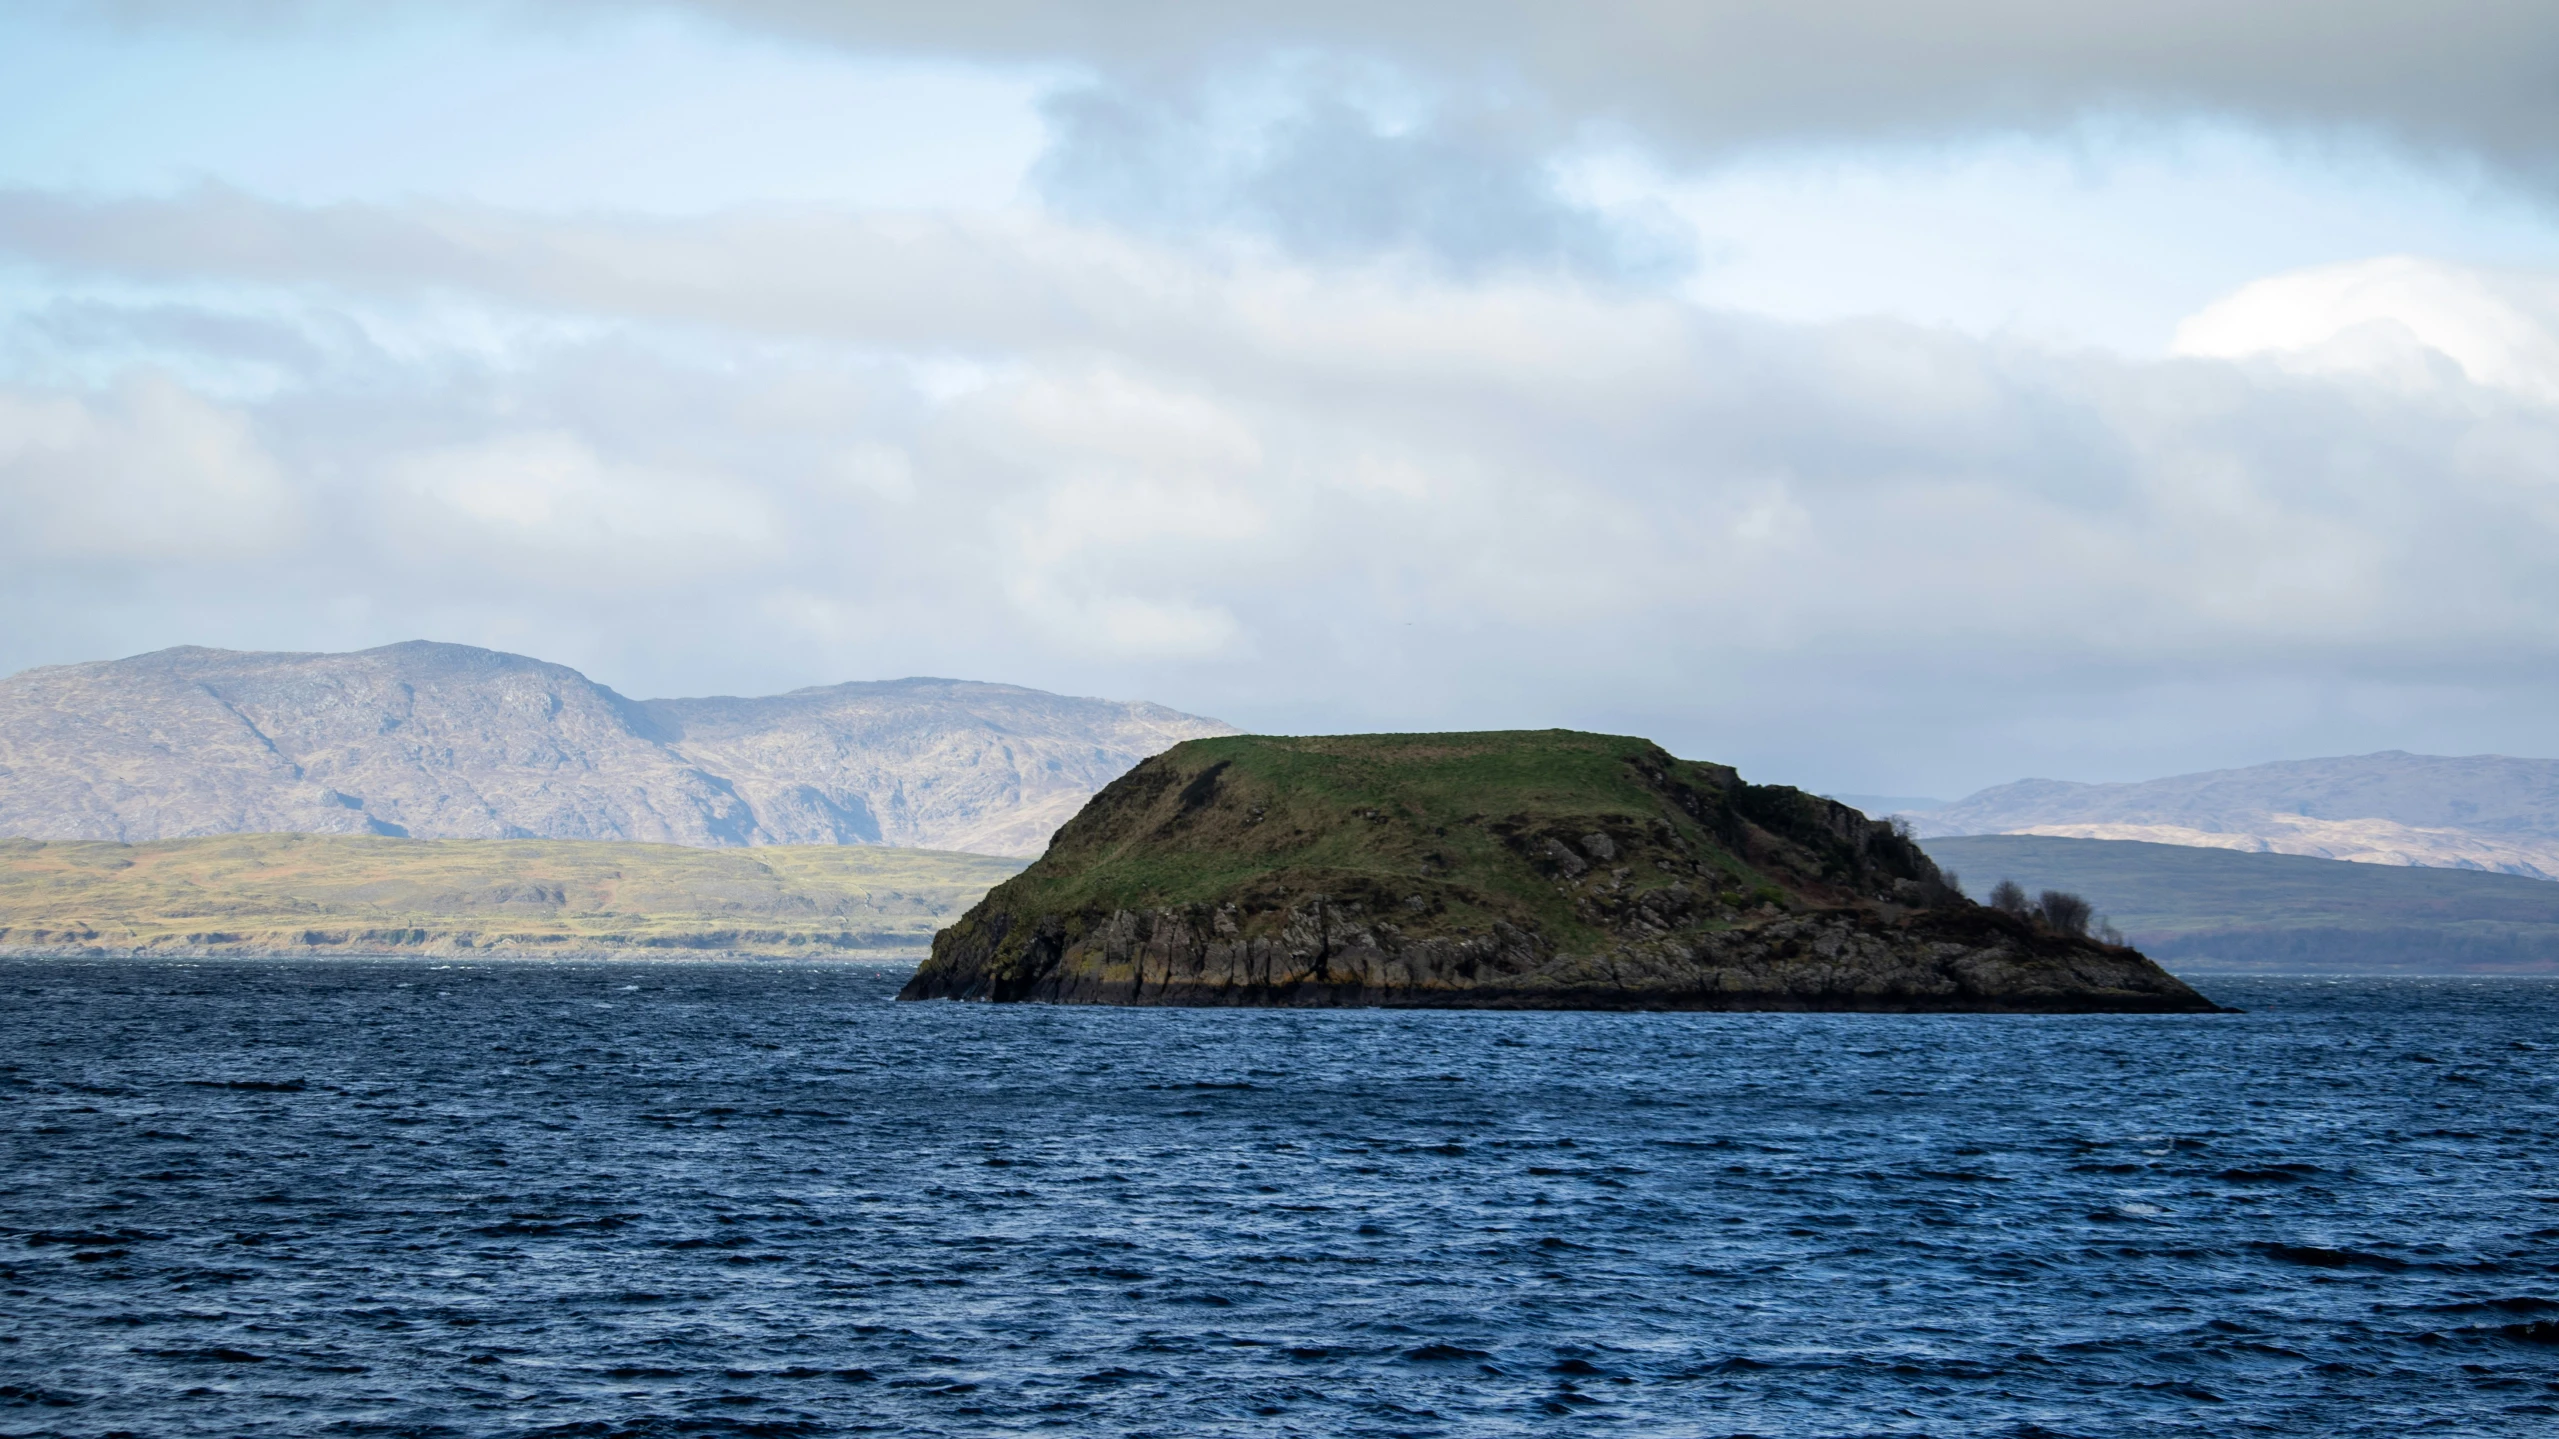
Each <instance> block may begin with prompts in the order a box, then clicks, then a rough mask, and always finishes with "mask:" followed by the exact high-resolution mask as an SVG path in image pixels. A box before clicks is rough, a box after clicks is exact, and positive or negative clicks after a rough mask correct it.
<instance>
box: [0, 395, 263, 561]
mask: <svg viewBox="0 0 2559 1439" xmlns="http://www.w3.org/2000/svg"><path fill="white" fill-rule="evenodd" d="M297 519H298V515H297V513H296V504H295V498H294V495H293V494H292V492H291V490H290V488H289V487H288V486H287V484H286V483H285V479H284V476H283V474H282V472H281V471H280V470H279V469H278V467H277V465H276V463H275V461H274V459H273V458H272V457H270V456H269V455H268V453H267V452H266V450H265V448H264V447H263V446H262V445H260V443H259V441H258V438H257V435H256V434H255V432H254V430H253V429H252V427H251V424H250V422H249V419H248V417H247V416H246V415H243V414H241V413H239V412H237V411H234V410H227V409H223V408H221V407H218V406H216V405H213V404H210V403H208V402H206V401H205V400H203V399H200V398H198V397H197V396H195V395H193V394H191V393H189V392H188V391H186V390H184V389H182V388H180V387H179V386H178V385H177V384H176V383H174V382H173V381H171V380H169V379H168V378H166V377H165V376H162V375H159V374H156V373H153V372H150V371H142V372H138V373H135V374H133V375H132V376H130V377H129V378H128V379H127V381H126V382H125V383H124V384H122V385H120V386H118V387H117V388H116V389H114V390H113V391H112V392H111V393H108V394H105V395H101V396H81V395H65V394H52V395H45V394H30V393H25V392H17V393H11V392H8V391H0V536H4V537H5V538H0V546H5V547H6V548H7V549H8V550H10V551H13V552H15V553H16V554H17V555H18V556H19V557H20V558H21V560H34V561H37V562H40V563H47V564H50V563H54V562H73V563H77V562H81V561H102V562H108V563H116V564H124V563H131V562H136V561H146V560H174V561H223V560H236V559H241V558H246V557H250V556H255V555H259V554H264V553H268V552H271V551H273V550H276V549H278V548H280V547H282V546H284V545H285V544H287V543H289V542H290V541H291V539H292V538H293V535H294V531H295V529H296V524H297Z"/></svg>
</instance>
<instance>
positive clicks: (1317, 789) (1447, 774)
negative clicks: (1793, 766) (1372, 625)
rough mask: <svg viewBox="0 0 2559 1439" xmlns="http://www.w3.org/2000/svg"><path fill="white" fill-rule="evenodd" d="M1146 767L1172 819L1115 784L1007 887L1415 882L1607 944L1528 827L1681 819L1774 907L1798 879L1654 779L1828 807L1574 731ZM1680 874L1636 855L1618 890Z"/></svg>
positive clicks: (1231, 892) (1041, 908) (1471, 921)
mask: <svg viewBox="0 0 2559 1439" xmlns="http://www.w3.org/2000/svg"><path fill="white" fill-rule="evenodd" d="M1147 773H1148V775H1151V776H1153V777H1155V778H1156V779H1157V780H1158V781H1159V784H1160V785H1174V784H1178V785H1179V786H1180V788H1181V793H1180V794H1179V795H1178V796H1177V797H1176V798H1175V800H1174V802H1173V805H1172V812H1173V814H1174V815H1175V816H1176V820H1175V827H1174V828H1173V829H1170V830H1165V829H1159V828H1157V827H1156V826H1155V825H1154V824H1153V823H1150V822H1148V821H1147V820H1145V819H1143V818H1141V812H1147V811H1151V810H1152V809H1153V808H1154V807H1156V806H1157V805H1158V804H1159V803H1160V802H1161V800H1162V796H1161V794H1160V793H1159V788H1158V787H1150V786H1148V785H1146V784H1143V783H1137V782H1133V781H1129V780H1123V781H1122V782H1121V783H1120V784H1118V785H1115V786H1113V787H1112V788H1110V789H1107V790H1105V791H1103V793H1102V794H1101V795H1100V796H1097V797H1096V799H1095V800H1094V802H1093V803H1092V804H1091V805H1088V806H1087V807H1086V808H1085V810H1084V812H1083V813H1081V814H1079V815H1077V816H1076V817H1075V818H1074V819H1073V820H1070V821H1068V823H1067V824H1066V825H1065V826H1064V827H1063V828H1061V829H1060V830H1059V831H1058V832H1057V837H1056V838H1055V839H1054V840H1053V841H1052V842H1051V843H1050V847H1049V851H1048V853H1047V854H1046V855H1045V856H1044V857H1043V858H1042V859H1041V860H1040V861H1039V862H1038V863H1036V864H1034V865H1033V867H1032V868H1031V869H1029V870H1027V871H1025V872H1024V873H1023V874H1022V875H1021V876H1020V877H1019V878H1017V879H1014V880H1012V881H1011V882H1010V883H1008V884H1007V885H1006V886H1005V888H1004V891H1003V894H1002V900H1003V902H1004V903H1006V904H1007V905H1009V906H1010V907H1013V908H1015V909H1018V910H1021V911H1025V912H1033V911H1037V912H1052V913H1085V914H1091V913H1108V912H1110V911H1115V910H1151V909H1163V908H1176V907H1181V906H1187V905H1198V904H1209V903H1214V902H1217V901H1220V900H1224V899H1228V898H1232V897H1235V896H1237V895H1239V894H1243V895H1247V896H1249V895H1252V894H1257V893H1267V894H1268V895H1270V896H1271V897H1272V898H1273V901H1274V903H1273V906H1272V908H1273V910H1274V911H1277V910H1280V909H1284V908H1285V906H1284V904H1281V903H1279V902H1278V897H1279V896H1283V895H1302V894H1307V893H1325V894H1329V895H1332V896H1334V897H1335V898H1337V899H1338V898H1361V897H1365V898H1367V899H1370V900H1372V901H1374V902H1376V903H1378V904H1381V905H1384V904H1392V903H1394V902H1396V901H1398V900H1400V899H1402V898H1404V897H1405V896H1408V895H1411V894H1413V893H1415V892H1416V888H1417V886H1419V887H1421V888H1422V889H1424V890H1426V891H1427V892H1429V893H1431V894H1432V895H1433V896H1434V897H1435V898H1436V899H1437V900H1438V903H1437V904H1436V905H1434V909H1433V913H1432V915H1431V916H1430V918H1429V919H1428V921H1427V922H1424V921H1416V923H1420V924H1422V925H1423V927H1424V928H1428V929H1457V930H1468V929H1479V928H1481V927H1482V926H1483V925H1485V924H1487V923H1489V922H1491V921H1493V920H1496V919H1498V920H1505V921H1509V922H1512V923H1519V924H1527V925H1533V926H1534V927H1535V928H1537V929H1538V930H1539V931H1540V932H1541V933H1543V934H1545V935H1547V936H1548V937H1549V938H1550V939H1552V940H1553V941H1555V942H1556V943H1557V944H1559V945H1562V946H1565V947H1568V948H1569V947H1573V946H1576V945H1591V946H1598V945H1604V944H1605V943H1607V942H1608V941H1607V938H1606V936H1604V935H1603V934H1602V933H1601V932H1600V931H1599V930H1598V929H1596V928H1595V927H1594V926H1593V925H1592V923H1591V922H1590V919H1589V917H1588V915H1587V914H1586V913H1585V912H1584V910H1583V909H1582V908H1581V907H1579V906H1577V905H1576V903H1575V901H1574V899H1573V898H1572V897H1571V896H1570V895H1568V894H1566V893H1564V892H1562V891H1560V890H1559V889H1558V887H1557V885H1556V884H1555V882H1554V880H1553V878H1552V877H1551V876H1549V875H1547V874H1544V873H1541V872H1540V871H1539V870H1538V869H1536V868H1535V867H1533V866H1531V865H1530V864H1528V863H1525V862H1523V861H1522V859H1521V857H1520V855H1519V853H1518V850H1517V844H1518V837H1519V836H1521V835H1523V834H1540V833H1544V832H1546V831H1549V830H1558V831H1568V832H1569V833H1571V834H1573V835H1576V836H1578V835H1580V834H1582V833H1583V832H1585V831H1587V830H1590V829H1593V828H1603V829H1621V830H1623V831H1625V832H1630V833H1660V834H1661V835H1662V837H1663V838H1664V839H1665V840H1669V839H1672V838H1673V835H1674V833H1675V834H1676V837H1677V842H1679V843H1680V844H1681V846H1682V850H1683V852H1684V853H1687V854H1691V855H1694V856H1697V857H1699V858H1700V859H1702V860H1703V861H1704V863H1705V864H1706V865H1707V866H1708V868H1709V869H1710V870H1711V871H1712V877H1711V878H1710V880H1709V890H1710V893H1713V894H1720V895H1722V896H1724V897H1725V898H1727V899H1728V900H1729V901H1730V902H1732V903H1736V904H1756V903H1760V902H1762V901H1767V902H1773V903H1779V904H1785V903H1788V902H1790V901H1791V898H1792V894H1791V886H1788V885H1782V884H1780V883H1778V882H1775V880H1776V877H1773V876H1770V875H1766V874H1763V873H1761V872H1760V871H1759V870H1757V869H1755V868H1753V867H1752V866H1751V865H1750V864H1748V863H1746V862H1745V861H1744V860H1743V859H1742V858H1741V857H1740V856H1738V855H1737V854H1735V853H1734V852H1733V850H1732V849H1731V848H1730V847H1729V845H1728V844H1727V843H1726V840H1725V837H1724V836H1721V835H1718V834H1716V833H1714V832H1712V831H1711V829H1710V828H1709V826H1708V825H1707V824H1705V823H1704V822H1702V821H1701V820H1699V819H1697V818H1695V817H1693V816H1691V815H1689V814H1686V813H1682V812H1680V811H1679V810H1678V809H1677V808H1676V807H1666V806H1665V803H1664V799H1663V793H1662V791H1661V789H1659V788H1657V787H1656V786H1655V784H1654V783H1648V781H1647V778H1646V776H1647V775H1648V774H1649V775H1654V776H1658V777H1659V783H1665V784H1670V785H1675V786H1684V787H1687V788H1689V789H1692V790H1694V791H1697V792H1699V793H1704V794H1722V793H1728V792H1729V793H1733V794H1738V795H1747V796H1749V798H1750V800H1751V801H1752V802H1753V803H1754V804H1755V805H1756V806H1757V807H1759V808H1761V809H1774V808H1777V807H1783V806H1790V805H1791V806H1797V807H1800V808H1802V809H1804V810H1805V815H1804V816H1802V817H1798V816H1794V815H1791V814H1789V815H1782V816H1781V815H1778V814H1775V813H1769V814H1766V815H1754V818H1757V819H1760V820H1762V821H1763V822H1765V823H1767V824H1769V825H1770V826H1771V827H1773V828H1780V829H1782V830H1784V831H1786V832H1791V833H1805V832H1808V831H1810V830H1812V829H1814V828H1817V824H1818V821H1817V820H1816V819H1814V818H1813V812H1814V811H1816V810H1824V811H1826V810H1828V809H1829V808H1830V806H1829V804H1828V802H1827V801H1822V800H1818V799H1814V798H1812V797H1810V796H1806V795H1802V794H1800V793H1799V792H1797V791H1794V790H1791V789H1786V788H1783V787H1779V786H1743V785H1739V784H1738V783H1737V781H1736V777H1735V776H1734V774H1733V772H1732V771H1731V770H1730V769H1728V768H1726V767H1724V766H1722V765H1716V764H1708V763H1704V762H1700V761H1694V760H1682V759H1676V758H1673V757H1672V756H1670V755H1668V754H1666V753H1664V752H1663V751H1662V749H1661V748H1660V747H1659V746H1657V745H1655V744H1653V743H1652V742H1651V741H1649V740H1644V739H1637V738H1632V737H1628V736H1621V735H1601V734H1585V733H1581V732H1578V731H1570V730H1535V731H1495V732H1487V733H1476V734H1387V735H1332V736H1306V737H1287V738H1282V737H1274V736H1268V735H1234V736H1228V737H1224V738H1218V739H1199V740H1190V741H1186V742H1185V743H1183V744H1181V745H1180V746H1177V747H1176V748H1175V749H1173V750H1171V751H1168V752H1167V753H1166V754H1164V755H1161V756H1158V757H1157V758H1156V759H1155V760H1153V761H1151V762H1150V768H1149V770H1148V772H1147ZM1141 778H1144V776H1141ZM1123 811H1126V812H1125V813H1124V812H1123ZM1790 821H1795V822H1792V823H1790ZM1684 872H1685V871H1684ZM1679 878H1680V876H1678V875H1674V874H1672V873H1671V872H1669V871H1667V870H1663V869H1659V868H1657V867H1656V866H1653V865H1649V864H1647V865H1641V866H1638V867H1636V868H1635V869H1634V870H1633V871H1632V872H1631V873H1630V875H1629V877H1628V885H1629V889H1628V893H1629V894H1630V895H1634V894H1640V893H1641V892H1642V891H1644V890H1647V889H1651V888H1660V887H1664V886H1667V885H1670V884H1672V883H1675V882H1678V880H1679ZM1789 878H1791V877H1789ZM1686 879H1687V881H1688V882H1689V883H1691V884H1694V883H1695V881H1696V879H1697V876H1696V875H1695V874H1694V873H1686ZM1251 907H1252V906H1251V905H1249V904H1248V906H1247V908H1248V909H1250V908H1251Z"/></svg>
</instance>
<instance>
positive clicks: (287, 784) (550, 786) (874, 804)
mask: <svg viewBox="0 0 2559 1439" xmlns="http://www.w3.org/2000/svg"><path fill="white" fill-rule="evenodd" d="M1235 732H1236V731H1235V729H1234V728H1233V726H1230V725H1226V724H1222V723H1220V722H1218V721H1216V720H1213V719H1203V718H1200V717H1199V716H1196V715H1186V714H1181V713H1178V712H1176V711H1174V710H1169V709H1166V708H1164V707H1163V706H1161V705H1154V704H1144V703H1126V702H1121V701H1116V700H1099V699H1073V698H1068V697H1066V696H1062V695H1053V694H1046V693H1043V692H1041V691H1039V690H1032V689H1022V688H1018V687H1016V686H1012V685H997V684H977V683H972V682H969V681H965V680H946V679H905V680H886V681H879V682H871V683H854V684H840V685H829V686H825V687H822V688H815V689H803V690H794V691H792V692H791V693H789V694H784V695H772V696H767V697H763V698H754V699H736V698H726V697H720V698H710V699H669V700H631V699H626V698H624V697H623V696H621V695H619V694H616V693H614V692H613V691H612V690H611V689H608V688H606V687H605V686H603V685H600V684H597V683H595V682H594V681H593V680H590V679H588V678H587V677H586V676H584V675H582V674H579V673H578V672H577V671H575V670H573V669H569V668H567V667H566V666H563V665H555V664H547V663H545V662H543V661H541V660H536V659H528V658H526V657H524V656H522V655H511V654H503V653H499V652H497V651H494V650H484V649H475V648H473V647H471V646H468V645H450V644H433V643H429V642H426V641H412V642H410V643H407V644H396V645H386V646H384V647H382V648H380V649H371V650H363V651H359V652H357V653H353V654H273V653H244V652H239V651H232V650H213V649H200V648H195V647H192V646H190V647H187V648H181V649H170V650H161V651H158V652H157V653H154V654H147V655H138V656H135V657H134V658H131V659H122V660H108V661H101V662H97V663H93V664H75V665H57V666H52V667H48V668H44V669H34V670H27V671H25V672H23V673H20V674H16V675H12V676H10V677H8V678H7V679H5V680H0V835H9V836H18V837H23V838H28V839H108V840H123V841H128V842H131V841H143V840H161V839H178V838H184V837H188V836H194V835H212V834H236V833H252V832H288V831H296V832H304V833H316V834H380V835H404V836H410V837H414V838H419V839H428V838H439V839H510V838H546V839H616V840H653V841H661V842H666V843H673V844H687V845H708V846H723V845H767V844H890V845H910V846H922V847H927V848H933V849H948V850H967V851H973V852H976V853H981V854H1007V855H1030V854H1037V853H1039V852H1040V850H1041V849H1042V848H1044V847H1045V846H1046V845H1047V843H1048V837H1049V834H1050V832H1051V831H1053V830H1055V829H1056V828H1057V826H1058V825H1060V824H1062V823H1064V822H1065V821H1066V819H1067V817H1068V816H1070V815H1072V814H1074V813H1075V811H1076V810H1077V809H1079V808H1081V807H1082V806H1083V804H1084V801H1085V800H1086V799H1088V798H1090V797H1091V796H1092V795H1093V793H1094V792H1095V791H1096V790H1099V789H1100V788H1101V787H1102V786H1103V785H1105V784H1108V783H1109V782H1110V781H1111V780H1113V779H1115V778H1117V777H1118V776H1119V775H1120V774H1121V773H1123V772H1124V771H1126V770H1127V769H1128V768H1129V767H1130V766H1132V765H1134V764H1136V763H1137V762H1138V761H1139V760H1141V759H1144V758H1145V757H1147V756H1148V755H1151V754H1154V753H1157V752H1158V751H1160V750H1163V749H1166V748H1169V747H1170V746H1172V745H1174V744H1176V743H1179V742H1180V741H1182V740H1185V739H1193V738H1198V737H1202V736H1207V735H1223V734H1233V733H1235Z"/></svg>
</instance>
